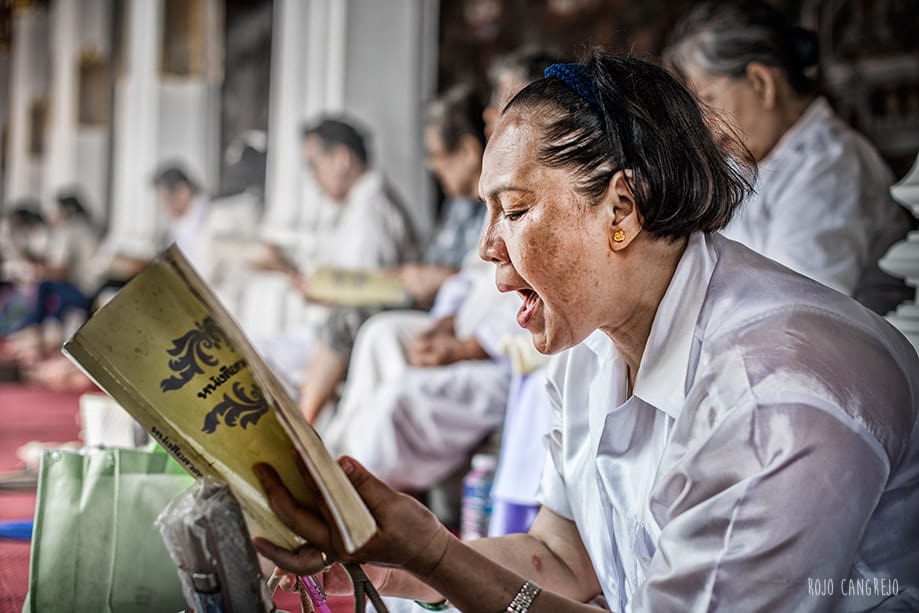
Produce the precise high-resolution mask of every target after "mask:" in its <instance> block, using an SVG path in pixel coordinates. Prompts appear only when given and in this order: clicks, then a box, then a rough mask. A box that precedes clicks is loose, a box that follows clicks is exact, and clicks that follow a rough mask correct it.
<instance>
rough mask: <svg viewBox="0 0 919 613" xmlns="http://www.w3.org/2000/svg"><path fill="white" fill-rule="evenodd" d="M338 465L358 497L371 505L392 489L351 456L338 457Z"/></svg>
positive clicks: (390, 492)
mask: <svg viewBox="0 0 919 613" xmlns="http://www.w3.org/2000/svg"><path fill="white" fill-rule="evenodd" d="M338 465H339V466H341V468H342V470H344V471H345V474H346V475H347V476H348V479H349V480H350V481H351V485H353V486H354V489H356V490H357V493H358V494H359V495H360V497H361V498H362V499H363V500H364V502H367V503H368V504H370V505H371V506H372V505H373V503H375V502H377V501H379V500H380V499H381V498H383V497H384V496H386V495H387V494H392V493H393V490H392V488H390V487H389V486H388V485H386V484H385V483H383V482H382V481H380V480H379V479H378V478H377V477H376V476H375V475H374V474H373V473H371V472H370V471H369V470H367V469H366V468H364V466H363V465H362V464H361V463H360V462H358V461H357V460H355V459H354V458H352V457H351V456H342V457H340V458H338Z"/></svg>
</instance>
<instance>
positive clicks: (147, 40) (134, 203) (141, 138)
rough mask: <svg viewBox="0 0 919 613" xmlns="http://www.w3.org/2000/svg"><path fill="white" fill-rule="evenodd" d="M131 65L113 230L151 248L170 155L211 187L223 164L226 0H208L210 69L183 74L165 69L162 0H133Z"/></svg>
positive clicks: (122, 98) (122, 106)
mask: <svg viewBox="0 0 919 613" xmlns="http://www.w3.org/2000/svg"><path fill="white" fill-rule="evenodd" d="M127 2H128V3H127V6H126V7H125V10H126V12H127V15H128V23H127V30H128V31H127V32H126V33H125V36H126V37H127V39H126V45H125V49H126V53H127V57H126V58H125V62H126V63H125V66H126V69H125V72H124V74H120V75H118V76H117V77H116V78H117V81H116V85H115V126H114V130H113V134H114V138H115V146H114V150H115V151H114V160H113V163H112V171H113V190H112V191H113V195H112V198H113V202H112V211H113V213H112V217H113V219H112V226H111V228H112V229H111V232H112V233H113V235H114V237H115V238H116V240H117V241H118V243H119V244H122V245H125V246H132V245H140V246H143V247H144V248H147V249H149V248H152V247H153V246H154V245H153V244H152V240H153V237H154V235H155V231H156V228H157V227H158V226H159V225H161V224H163V223H164V220H163V215H162V213H161V212H160V211H159V210H158V208H157V204H156V202H155V199H154V195H153V188H152V186H151V184H150V182H151V180H152V178H153V173H154V171H155V170H156V169H157V167H159V166H161V165H162V164H163V163H167V162H174V163H178V164H180V165H182V166H184V167H185V168H186V169H187V170H188V171H189V172H190V174H191V175H192V177H193V179H195V180H197V181H199V182H200V183H202V187H203V188H204V189H205V190H209V189H210V188H211V187H212V186H214V185H216V179H217V169H218V168H219V166H218V163H219V156H220V151H219V132H218V131H219V113H218V112H217V110H218V108H219V107H218V103H217V100H216V98H217V96H218V95H219V87H220V76H221V75H220V74H215V70H216V66H217V65H219V62H216V61H215V58H214V57H213V56H214V54H215V52H216V51H215V49H219V48H220V47H221V45H222V42H220V41H219V40H218V38H219V37H217V34H216V32H217V31H218V30H219V28H220V27H221V26H220V20H219V19H214V18H213V16H214V15H218V14H219V13H218V12H217V11H219V9H220V7H222V0H205V2H206V4H205V15H206V19H205V20H204V21H205V24H206V28H208V29H207V31H206V32H205V33H204V36H205V49H206V57H205V65H206V67H207V68H206V70H205V74H204V75H193V76H190V77H177V76H172V75H164V74H162V73H161V70H160V57H161V52H162V49H161V48H162V41H163V33H162V28H163V6H164V4H163V2H162V0H127Z"/></svg>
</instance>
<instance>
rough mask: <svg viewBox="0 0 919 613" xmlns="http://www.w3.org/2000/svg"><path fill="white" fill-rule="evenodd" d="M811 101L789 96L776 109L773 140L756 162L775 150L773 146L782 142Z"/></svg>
mask: <svg viewBox="0 0 919 613" xmlns="http://www.w3.org/2000/svg"><path fill="white" fill-rule="evenodd" d="M813 101H814V99H813V98H806V97H801V96H791V97H789V98H788V99H787V100H785V101H784V102H783V103H782V104H781V105H779V106H778V107H777V108H776V112H775V114H774V121H773V124H774V129H773V134H774V135H775V138H774V139H773V140H772V143H771V144H770V145H769V148H768V150H767V151H766V152H764V153H763V154H762V155H761V156H760V158H759V159H758V160H756V161H757V162H761V161H762V160H763V158H765V157H766V156H767V155H769V154H770V153H771V152H772V150H773V149H775V146H776V145H777V144H778V142H779V141H780V140H782V136H784V135H785V133H786V132H787V131H788V130H790V129H791V127H792V126H793V125H795V123H797V121H798V120H799V119H801V116H802V115H804V112H805V111H806V110H807V107H809V106H810V104H811V102H813Z"/></svg>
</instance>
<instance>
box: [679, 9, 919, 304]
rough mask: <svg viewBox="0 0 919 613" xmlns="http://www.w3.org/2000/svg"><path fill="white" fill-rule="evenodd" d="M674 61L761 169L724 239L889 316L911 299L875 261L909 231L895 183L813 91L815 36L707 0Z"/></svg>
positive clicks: (772, 12) (769, 13)
mask: <svg viewBox="0 0 919 613" xmlns="http://www.w3.org/2000/svg"><path fill="white" fill-rule="evenodd" d="M666 56H667V57H668V59H669V60H670V63H671V64H672V65H673V67H674V68H675V69H676V71H677V72H678V73H680V74H681V75H682V76H683V77H684V78H685V79H686V81H687V82H688V83H689V85H690V86H691V87H692V89H694V90H695V91H696V92H697V93H698V95H699V97H700V98H701V99H702V100H703V101H704V102H706V103H707V104H708V105H710V106H711V107H712V108H714V109H715V110H718V111H721V112H722V113H723V114H724V118H725V119H726V120H727V121H729V122H730V123H731V124H733V127H734V128H736V129H737V131H738V132H739V134H740V137H741V139H742V141H743V143H744V145H746V147H747V148H748V149H749V150H750V152H751V153H752V154H753V156H754V157H755V158H756V161H757V163H758V164H759V180H758V181H757V183H756V189H755V193H754V194H752V195H751V197H750V198H749V199H748V201H747V203H746V204H745V205H744V206H743V207H742V208H741V209H740V211H738V214H737V215H735V216H734V219H733V220H732V221H731V223H730V225H728V227H727V229H726V230H725V232H724V234H725V235H726V236H728V237H729V238H732V239H734V240H736V241H739V242H741V243H743V244H744V245H746V246H748V247H750V248H751V249H754V250H755V251H759V252H760V253H762V254H763V255H765V256H767V257H770V258H772V259H774V260H775V261H777V262H779V263H781V264H784V265H785V266H788V267H789V268H791V269H793V270H796V271H798V272H800V273H801V274H804V275H807V276H809V277H811V278H812V279H816V280H817V281H820V282H821V283H824V284H825V285H828V286H830V287H832V288H833V289H835V290H838V291H840V292H842V293H844V294H847V295H849V296H852V297H853V298H855V299H856V300H858V301H859V302H861V303H862V304H864V305H865V306H867V307H868V308H870V309H872V310H873V311H875V312H877V313H881V314H882V315H883V314H885V313H887V311H889V310H890V309H891V308H893V307H894V306H896V305H897V304H899V303H900V302H901V301H902V300H904V299H906V298H908V297H909V296H910V292H909V291H908V290H906V288H905V286H904V285H903V283H902V282H900V281H898V280H895V279H893V278H892V277H890V276H888V275H886V274H885V273H883V272H882V271H881V270H880V269H879V268H878V265H877V263H878V259H879V258H880V257H881V256H883V255H884V254H885V253H886V252H887V250H888V249H889V248H890V246H891V245H892V244H893V243H895V242H896V241H898V240H899V239H901V238H903V237H904V236H905V235H906V233H907V231H908V230H909V222H908V219H907V216H906V214H905V212H904V210H903V209H902V208H901V207H900V206H899V205H898V204H897V203H896V202H895V201H894V200H893V199H892V198H891V197H890V192H889V188H890V185H891V183H893V175H892V174H891V172H890V169H888V168H887V166H886V164H885V163H884V161H883V160H882V159H881V157H880V156H879V155H878V153H877V151H875V149H874V147H872V146H871V144H870V143H869V142H868V141H867V140H865V138H864V137H863V136H862V135H861V134H858V133H857V132H855V131H854V130H852V128H850V127H849V126H847V125H846V124H845V123H844V122H843V121H842V120H840V119H839V118H838V117H837V116H836V115H835V114H834V113H833V109H831V108H830V105H829V103H828V102H827V100H826V99H825V98H823V97H822V96H817V95H816V91H817V84H816V82H815V81H814V80H813V79H811V78H810V77H809V76H808V75H807V69H808V68H810V67H812V66H815V65H816V64H817V60H818V47H817V37H816V35H815V34H814V33H813V32H809V31H807V30H803V29H801V28H796V27H792V26H791V25H790V24H788V23H787V22H786V21H785V19H784V16H783V15H782V14H781V13H779V11H778V10H776V9H775V8H772V7H771V6H769V5H767V4H765V3H763V2H758V1H755V2H750V1H747V2H733V3H732V2H719V3H704V4H700V5H699V6H697V7H696V8H694V9H693V11H692V12H691V13H690V14H689V15H688V16H687V17H686V18H685V19H684V20H683V21H682V22H680V23H679V24H678V25H677V27H676V28H675V29H674V34H673V35H672V42H671V44H670V46H669V48H668V50H667V53H666ZM725 138H727V137H725Z"/></svg>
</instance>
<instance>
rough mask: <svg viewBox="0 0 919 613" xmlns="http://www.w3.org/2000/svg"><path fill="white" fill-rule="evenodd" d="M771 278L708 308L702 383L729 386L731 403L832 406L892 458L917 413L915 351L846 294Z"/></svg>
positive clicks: (698, 375)
mask: <svg viewBox="0 0 919 613" xmlns="http://www.w3.org/2000/svg"><path fill="white" fill-rule="evenodd" d="M787 274H789V275H794V273H791V272H790V271H788V272H787ZM747 276H748V277H757V276H758V275H747ZM767 276H769V275H767ZM780 276H781V275H780ZM802 279H803V278H802ZM769 281H770V280H769V279H767V280H766V285H769ZM771 281H772V285H771V287H765V286H758V285H757V284H756V282H755V280H753V281H750V282H749V283H748V284H747V285H746V286H744V287H737V288H735V290H736V291H738V292H741V293H746V295H747V299H746V300H743V301H741V300H738V299H737V298H736V297H732V298H731V299H730V300H727V301H725V304H724V305H721V307H719V306H715V308H713V309H711V311H710V321H711V322H712V323H713V324H716V325H711V326H709V327H708V328H706V331H705V333H704V334H703V336H702V342H701V349H700V359H699V369H698V371H697V373H696V377H695V379H696V381H697V383H701V382H703V381H705V380H708V379H712V378H714V379H713V380H712V381H710V382H709V383H703V384H702V385H703V387H708V388H710V389H713V390H721V392H719V393H723V392H724V391H725V390H731V389H733V390H734V392H733V393H734V396H733V397H732V398H733V399H730V398H724V399H722V400H724V402H722V403H721V404H723V405H724V406H725V407H728V406H732V405H734V404H738V405H739V404H745V405H746V406H748V407H749V408H750V409H751V410H755V409H756V408H759V407H770V406H774V405H777V404H788V403H791V404H798V405H802V406H808V407H810V408H812V409H814V410H823V411H829V412H830V413H832V414H834V415H836V416H837V417H838V418H839V419H841V420H842V421H844V422H846V423H849V424H853V425H854V424H859V426H858V427H860V428H865V429H866V430H867V431H868V432H870V433H871V434H872V435H873V436H874V438H876V439H877V440H878V441H879V442H880V444H881V445H882V446H883V447H884V448H885V449H886V450H887V452H888V453H889V454H890V457H896V456H897V455H898V454H899V453H900V452H901V451H902V448H903V445H905V444H906V441H907V439H908V438H909V436H910V433H911V432H913V430H914V429H915V425H916V422H917V418H919V357H917V355H916V351H915V349H914V348H913V347H912V346H911V345H910V344H909V343H908V342H907V341H906V339H905V338H904V337H903V336H902V335H901V334H900V333H899V332H898V331H896V330H895V329H894V328H893V327H892V326H890V324H888V323H887V322H886V321H885V320H884V319H883V318H881V317H879V316H877V315H875V314H874V313H872V312H870V311H868V310H867V309H865V308H864V307H862V306H861V305H859V304H858V303H856V302H855V301H853V300H851V299H850V298H848V297H846V296H843V295H842V294H838V293H837V292H834V291H832V290H829V289H827V288H824V287H823V286H821V285H819V284H817V283H815V282H812V281H810V280H809V279H803V281H802V280H801V279H798V278H796V276H795V277H792V278H790V279H788V280H787V282H786V283H782V282H776V279H771ZM715 300H717V297H716V298H715ZM741 303H742V306H739V305H741ZM725 307H726V308H725ZM715 380H717V381H715ZM729 381H734V382H738V383H737V384H736V385H728V382H729ZM741 398H743V400H744V402H743V403H741V402H740V401H739V400H738V399H741Z"/></svg>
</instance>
